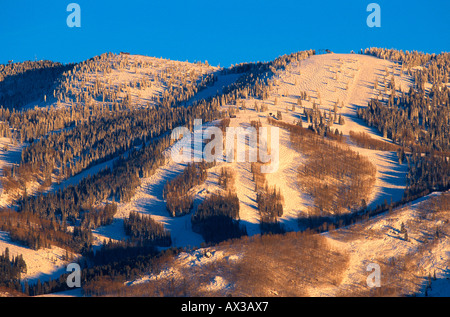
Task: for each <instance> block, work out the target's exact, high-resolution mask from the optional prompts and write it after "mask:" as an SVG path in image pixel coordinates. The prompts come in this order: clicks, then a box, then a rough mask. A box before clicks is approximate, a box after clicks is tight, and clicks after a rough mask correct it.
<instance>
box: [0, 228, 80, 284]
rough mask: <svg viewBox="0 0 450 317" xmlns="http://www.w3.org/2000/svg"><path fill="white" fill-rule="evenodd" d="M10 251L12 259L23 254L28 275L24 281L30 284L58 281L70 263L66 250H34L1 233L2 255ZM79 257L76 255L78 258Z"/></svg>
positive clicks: (54, 248) (22, 275)
mask: <svg viewBox="0 0 450 317" xmlns="http://www.w3.org/2000/svg"><path fill="white" fill-rule="evenodd" d="M6 248H8V249H9V254H10V258H12V257H13V256H14V257H15V256H18V255H20V254H22V256H23V259H24V260H25V263H26V264H27V273H26V274H21V279H22V281H25V280H27V281H28V283H30V284H34V283H36V282H37V280H38V279H40V280H41V282H43V281H47V280H48V279H50V278H51V279H56V278H57V277H59V276H60V275H61V274H63V273H65V272H66V265H67V264H68V263H69V262H68V261H64V260H63V257H64V256H65V255H66V250H65V249H62V248H59V247H56V246H52V247H51V248H45V249H39V250H32V249H30V248H28V247H25V246H22V245H20V244H19V243H16V242H14V241H12V240H11V238H10V236H9V234H8V233H7V232H4V231H0V253H3V252H4V251H5V249H6ZM77 256H78V255H76V254H74V257H75V258H76V257H77Z"/></svg>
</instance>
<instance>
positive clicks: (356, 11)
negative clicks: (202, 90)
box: [0, 0, 450, 66]
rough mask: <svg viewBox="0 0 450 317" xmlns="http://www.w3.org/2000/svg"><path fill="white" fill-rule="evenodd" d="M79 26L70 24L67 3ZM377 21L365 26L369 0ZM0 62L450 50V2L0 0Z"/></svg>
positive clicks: (218, 60) (214, 60)
mask: <svg viewBox="0 0 450 317" xmlns="http://www.w3.org/2000/svg"><path fill="white" fill-rule="evenodd" d="M71 2H75V3H78V4H79V5H80V8H81V27H80V28H69V27H68V26H67V24H66V19H67V16H68V15H69V14H70V12H67V11H66V7H67V5H68V4H69V3H71ZM371 2H376V3H378V4H379V5H380V7H381V27H380V28H369V27H368V26H367V24H366V19H367V16H368V15H369V14H370V12H367V11H366V7H367V5H368V4H369V3H371ZM0 43H1V45H0V63H6V62H7V61H8V60H14V61H24V60H34V59H38V60H39V59H49V60H53V61H59V62H62V63H69V62H80V61H83V60H85V59H88V58H90V57H93V56H95V55H99V54H102V53H104V52H115V53H118V52H120V51H126V52H130V53H133V54H143V55H149V56H156V57H164V58H170V59H174V60H181V61H186V60H188V61H190V62H194V61H205V60H207V61H208V62H209V63H210V64H212V65H221V66H229V65H231V64H236V63H241V62H251V61H268V60H272V59H274V58H276V57H277V56H280V55H283V54H286V53H292V52H296V51H301V50H306V49H321V48H329V49H331V50H332V51H334V52H338V53H349V52H350V51H351V50H354V51H358V50H359V49H361V48H367V47H374V46H376V47H386V48H397V49H402V50H410V51H411V50H418V51H422V52H429V53H440V52H442V51H447V52H448V51H450V1H448V0H428V1H418V0H411V1H398V0H367V1H365V0H341V1H323V0H317V1H314V0H309V1H301V0H277V1H267V0H258V1H254V0H227V1H222V0H192V1H186V0H184V1H183V0H173V1H168V0H165V1H162V0H126V1H112V0H111V1H103V0H49V1H46V0H41V1H29V0H12V1H10V0H0Z"/></svg>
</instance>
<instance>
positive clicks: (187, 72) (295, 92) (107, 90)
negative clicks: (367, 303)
mask: <svg viewBox="0 0 450 317" xmlns="http://www.w3.org/2000/svg"><path fill="white" fill-rule="evenodd" d="M381 52H382V53H379V52H378V51H367V52H366V54H334V53H328V54H315V52H314V51H304V52H299V53H294V54H290V55H284V56H281V57H279V58H278V59H275V60H274V61H271V62H267V63H243V64H239V65H236V66H233V67H230V68H228V69H223V68H219V67H213V66H210V65H208V64H207V63H188V62H178V61H170V60H165V59H159V58H153V57H146V56H140V55H128V54H118V55H116V54H110V53H108V54H103V55H101V56H97V57H94V58H92V59H90V60H88V61H85V62H83V63H80V64H77V65H73V66H71V67H72V68H71V69H70V70H68V71H65V72H64V73H62V74H61V75H60V76H59V78H58V79H57V80H55V81H54V84H53V92H52V91H51V90H52V89H50V90H48V91H42V93H43V97H42V98H43V99H42V100H39V101H36V102H34V103H33V102H31V103H29V104H28V105H27V106H25V107H23V108H21V110H20V112H18V113H16V112H13V113H11V112H9V109H8V112H6V111H4V110H2V113H1V116H2V118H3V122H2V124H3V126H2V127H4V128H2V129H3V130H2V131H5V132H3V136H4V137H3V138H2V140H3V141H2V142H3V143H2V144H4V145H7V148H4V149H3V150H2V156H1V157H0V159H1V165H0V168H2V169H3V174H2V175H3V176H2V186H3V188H4V189H5V190H3V192H2V193H1V196H0V201H1V202H2V206H3V207H4V208H5V209H4V210H3V211H2V212H3V213H2V215H1V217H0V218H1V222H0V230H2V231H0V233H1V236H0V250H1V251H3V250H4V249H5V248H6V247H8V249H9V250H10V252H11V253H12V254H14V255H19V254H22V255H23V257H24V260H25V262H26V263H27V269H28V270H27V273H26V274H23V275H22V279H26V280H27V281H28V282H29V283H30V284H32V283H35V282H36V281H37V279H38V278H39V279H40V282H42V281H48V278H49V277H52V279H54V278H57V277H59V276H60V275H61V274H62V273H64V267H65V265H67V263H69V260H68V259H66V253H67V252H68V253H70V258H71V260H72V259H73V258H78V259H79V260H78V261H80V263H81V264H83V265H85V266H86V267H85V269H86V271H83V272H84V274H87V275H88V276H89V277H88V278H87V280H88V281H87V282H86V284H85V285H83V291H84V294H85V295H89V296H91V295H92V296H102V295H113V296H116V295H118V296H136V295H137V296H141V295H143V296H159V295H163V296H171V295H173V296H185V295H187V296H227V295H233V296H331V297H334V296H338V297H341V296H405V295H419V296H420V295H424V294H426V295H428V296H445V294H448V289H450V288H449V286H448V281H447V278H448V263H449V258H448V254H449V251H448V250H449V245H448V243H449V242H448V234H449V228H448V211H449V210H450V209H449V204H448V197H449V196H448V192H447V190H448V180H447V178H446V176H445V174H446V172H445V171H446V168H447V164H448V163H447V162H448V155H447V153H448V152H446V148H445V146H446V145H445V144H446V143H445V141H443V140H445V135H446V133H447V130H446V128H442V129H441V130H439V129H437V128H436V127H437V126H444V127H445V125H446V124H447V123H448V122H447V123H446V121H445V118H446V117H445V115H443V116H441V118H442V120H441V121H442V122H441V121H438V120H439V119H438V118H435V116H433V115H432V114H431V111H430V109H431V108H430V107H431V106H430V107H429V108H428V112H425V111H426V110H422V109H420V110H416V109H415V108H414V107H416V105H417V103H416V102H415V99H414V98H422V95H423V96H425V97H424V100H425V99H427V98H428V99H429V100H431V101H428V102H431V103H432V104H434V106H435V109H436V111H442V112H440V113H444V114H445V109H448V107H449V106H450V104H449V100H448V88H446V87H448V86H449V84H448V82H449V80H448V65H449V63H448V61H447V56H446V55H445V54H444V55H442V59H441V55H439V56H438V57H435V56H433V57H431V56H428V55H426V56H422V55H419V56H420V57H423V60H422V59H421V63H422V64H420V65H421V66H417V65H416V64H414V63H415V62H414V61H416V60H417V57H416V53H412V54H411V55H407V56H409V57H408V58H411V59H402V58H403V55H401V54H399V56H400V57H399V56H397V55H395V54H391V56H390V58H386V57H385V56H381V55H382V54H383V53H384V52H386V51H381ZM394 53H395V52H394ZM377 54H378V56H373V55H377ZM410 56H412V57H410ZM436 65H438V66H436ZM442 65H443V66H442ZM434 67H441V69H442V70H443V71H442V72H440V73H439V72H435V71H434ZM428 72H429V73H428ZM446 72H447V73H446ZM424 73H425V74H426V75H423V74H424ZM442 73H444V75H442ZM427 76H428V77H427ZM433 76H434V77H433ZM423 77H427V79H428V80H429V81H430V82H427V83H424V82H423V81H427V80H425V79H423ZM433 78H437V79H436V80H435V82H434V83H431V80H432V79H433ZM438 81H443V84H442V85H441V88H440V89H437V88H436V87H437V86H438V85H439V82H438ZM422 88H424V89H422ZM416 95H417V96H418V97H417V96H416ZM375 101H376V102H379V103H380V104H381V105H382V106H384V108H382V109H384V110H385V111H392V112H393V113H394V114H393V115H392V116H391V117H392V118H395V119H396V120H399V121H398V122H403V121H401V120H405V117H408V116H409V117H411V120H410V121H411V122H413V123H414V125H413V126H412V127H411V129H410V128H409V126H408V128H406V127H407V126H406V125H405V128H404V129H403V130H401V131H400V130H399V128H398V126H395V125H396V124H400V123H398V122H397V121H394V122H393V123H392V122H390V121H389V124H390V125H389V126H388V125H387V122H388V121H387V120H385V124H386V125H382V123H380V122H379V120H378V121H377V120H376V119H377V117H374V118H372V117H370V115H372V114H371V113H369V112H368V111H369V110H370V111H372V110H373V111H374V112H375V111H378V110H377V108H376V105H372V104H371V103H374V102H375ZM35 106H37V107H35ZM408 107H409V108H408ZM397 109H398V111H402V112H401V113H400V114H399V115H398V117H397V115H396V113H395V112H394V111H397ZM408 109H409V110H408ZM364 111H366V112H364ZM416 111H417V113H420V115H417V116H416ZM56 117H58V118H61V119H58V120H56V119H55V120H53V119H52V118H56ZM416 117H417V118H418V119H417V123H416ZM197 119H201V120H202V123H203V126H202V130H201V131H202V132H201V133H206V131H208V129H209V128H212V127H215V128H217V129H221V131H223V132H225V138H224V140H223V142H224V143H223V144H227V143H226V136H227V135H228V133H230V135H232V134H231V132H229V131H233V130H232V129H233V128H234V129H237V128H243V129H255V131H257V132H259V131H265V130H264V128H267V129H268V131H271V133H272V134H271V135H270V136H269V138H268V140H267V144H268V146H269V148H270V155H272V156H271V161H270V162H268V163H267V162H266V164H265V162H263V161H262V160H261V156H258V157H257V158H258V160H257V161H256V162H251V161H250V156H249V155H250V153H251V151H252V150H254V151H256V152H258V151H261V149H262V148H264V145H265V144H264V142H262V141H261V140H260V138H257V139H256V140H257V142H256V143H254V142H252V141H251V139H250V138H241V139H238V140H237V141H236V144H235V145H236V147H235V150H236V149H237V150H236V153H238V154H240V153H241V152H239V151H243V152H244V151H245V153H248V154H247V156H246V159H245V160H243V161H239V160H237V159H236V158H237V157H235V158H234V160H232V161H228V160H227V158H228V156H227V154H228V152H227V150H228V149H226V148H225V149H223V152H219V153H217V152H215V154H217V156H216V157H217V158H219V161H218V162H210V163H206V164H203V163H201V164H200V162H197V164H188V162H179V161H177V160H176V159H175V157H174V156H173V155H172V150H173V149H175V148H178V147H180V146H190V145H191V143H190V141H188V139H187V138H186V137H192V138H194V139H195V137H196V133H198V132H196V130H195V124H194V122H195V121H194V120H197ZM378 119H379V118H378ZM52 120H53V121H52ZM436 122H438V123H436ZM180 126H184V127H187V128H188V129H187V130H185V131H187V135H183V139H182V140H180V141H177V140H173V139H171V132H172V131H173V129H174V128H176V127H180ZM227 128H228V130H227ZM433 129H435V130H433ZM234 131H238V130H234ZM275 131H276V133H275ZM436 131H437V132H436ZM274 133H275V134H274ZM411 135H413V137H411ZM277 138H278V139H277ZM269 140H270V142H272V141H273V142H272V143H270V142H269ZM274 140H275V141H274ZM233 143H234V141H233ZM4 145H3V146H4ZM228 145H229V144H228ZM243 152H242V153H243ZM259 153H261V152H259ZM197 154H199V153H198V152H197ZM200 154H201V153H200ZM435 156H436V159H435ZM427 159H430V162H432V163H423V162H424V161H422V160H427ZM202 164H203V165H202ZM432 164H434V165H432ZM13 166H14V167H13ZM264 166H266V167H267V166H272V167H273V170H272V171H271V172H269V173H262V172H259V168H261V167H264ZM424 166H425V167H426V166H433V167H432V168H433V169H432V170H431V169H430V170H427V172H428V174H426V176H422V174H420V173H421V172H422V170H423V168H424ZM443 171H444V172H443ZM435 174H440V175H441V176H440V178H438V177H435V176H434V175H435ZM419 189H420V190H422V191H421V192H420V194H419ZM405 193H406V194H405ZM419 197H420V198H419ZM135 213H137V214H138V215H140V216H142V218H137V220H136V219H135V220H133V221H138V222H137V223H132V217H133V215H134V214H135ZM20 217H22V218H20ZM133 219H134V218H133ZM15 223H17V224H18V225H16V224H15ZM129 223H132V224H131V225H127V224H129ZM402 224H403V225H402ZM402 226H405V227H406V230H407V236H405V230H401V227H402ZM27 235H29V236H27ZM66 250H68V251H66ZM370 263H376V264H378V265H380V266H381V274H382V287H381V288H368V287H367V284H366V278H367V276H368V274H369V273H368V272H367V270H366V267H367V265H368V264H370ZM96 270H103V271H102V272H106V273H102V274H101V275H102V276H103V275H107V276H108V275H109V278H104V279H103V278H99V276H98V273H97V271H96ZM428 276H433V279H431V280H430V279H429V278H428ZM434 276H435V277H434ZM427 283H428V285H437V287H436V288H434V287H431V288H430V287H429V286H428V287H427V286H426V285H427ZM188 285H189V286H188ZM60 286H61V285H60V284H57V285H56V284H55V285H53V286H50V284H49V286H48V289H49V293H53V292H54V291H52V287H53V290H56V289H58V290H59V289H60ZM62 288H64V287H63V286H62ZM29 294H30V295H42V290H41V289H40V290H37V289H36V288H32V291H29ZM61 294H66V293H61ZM75 294H76V296H79V295H81V294H82V292H75ZM54 295H57V293H55V294H54Z"/></svg>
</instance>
